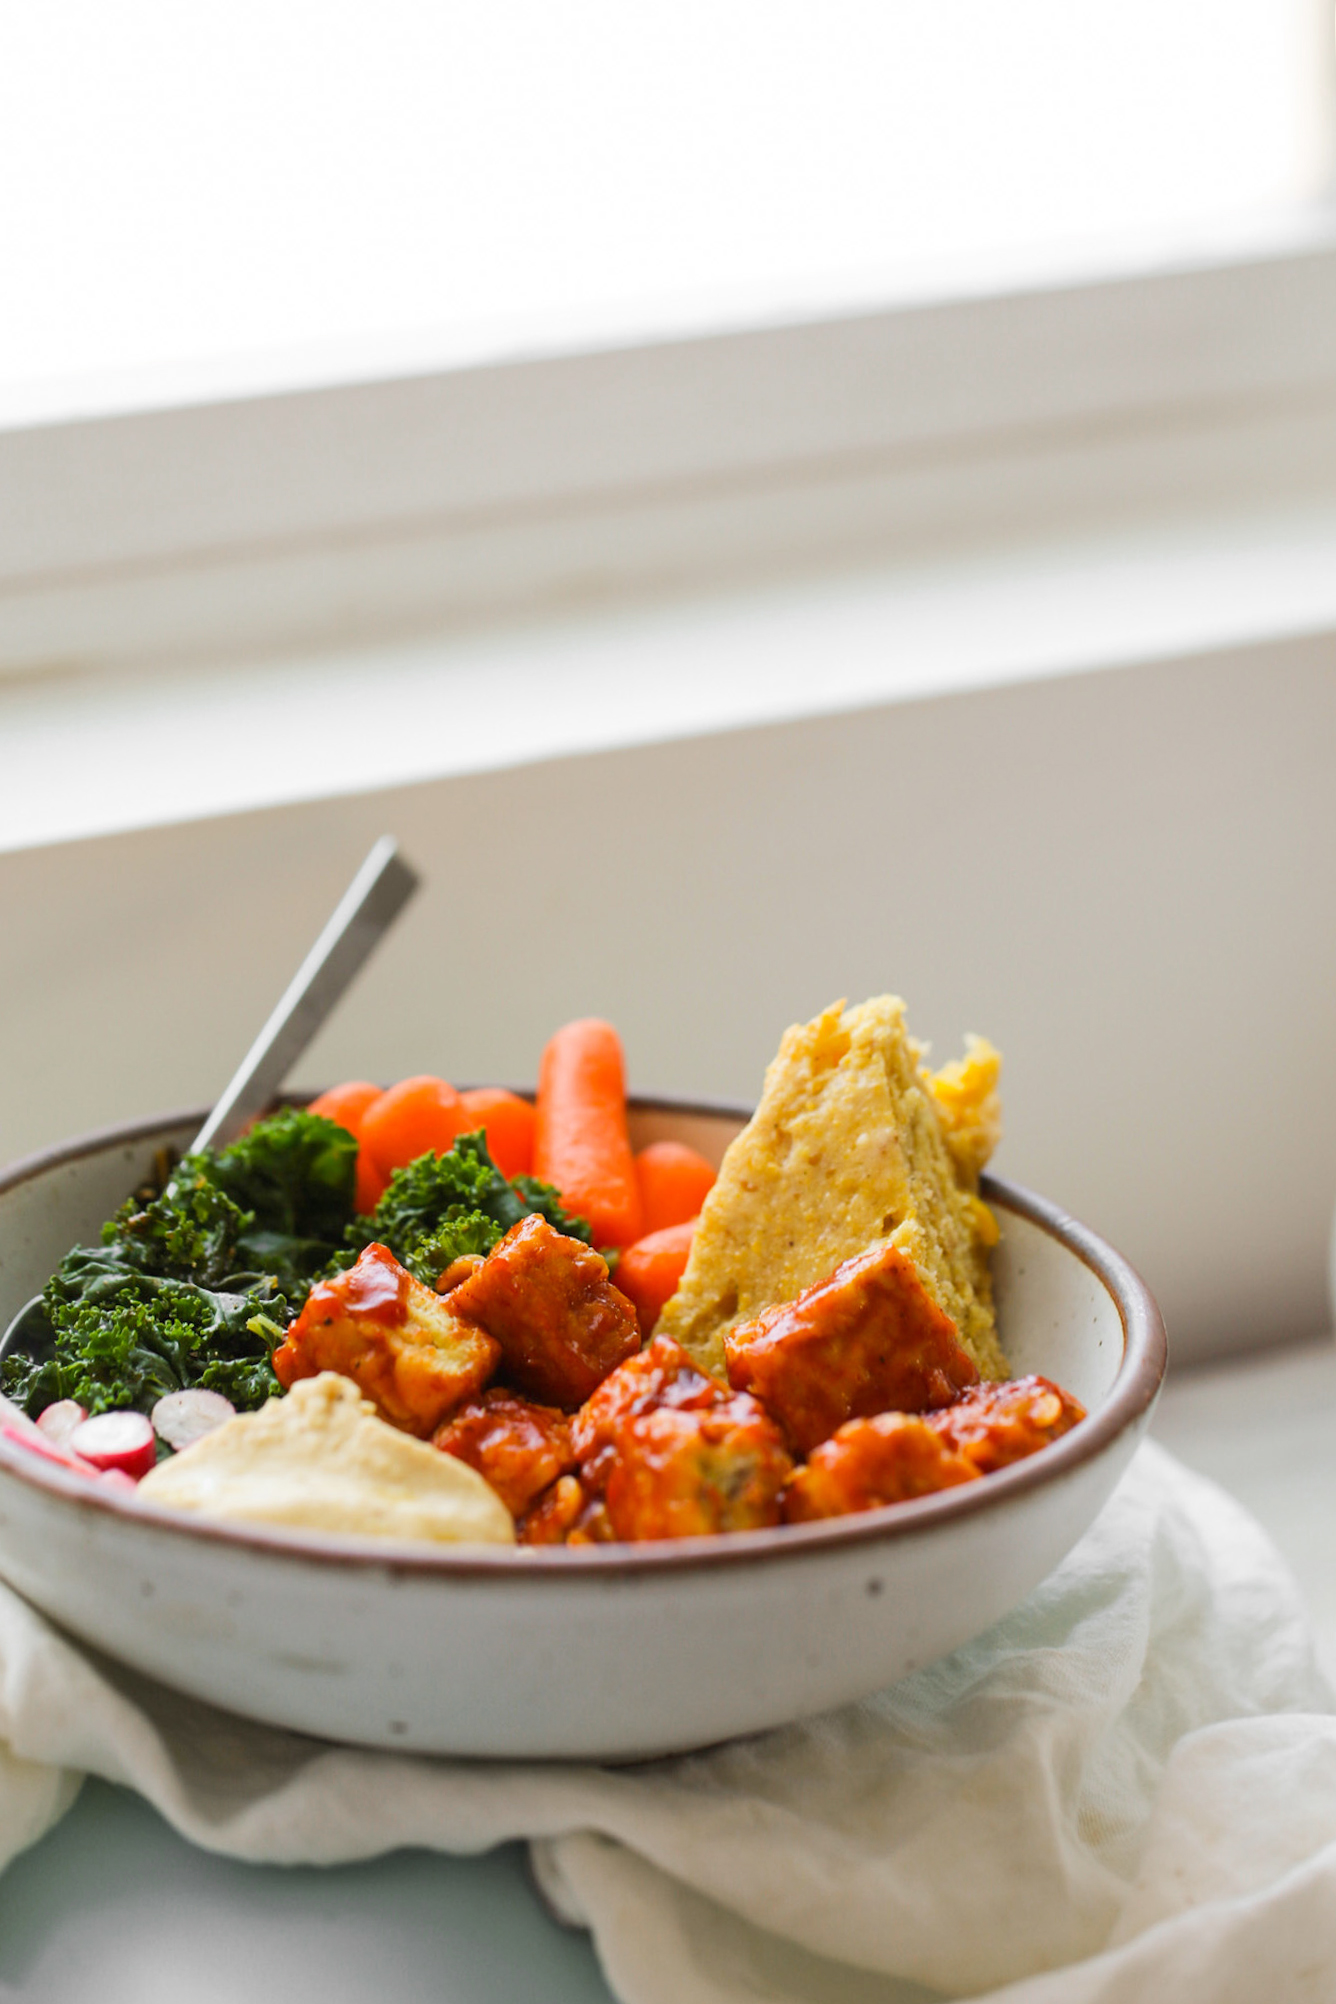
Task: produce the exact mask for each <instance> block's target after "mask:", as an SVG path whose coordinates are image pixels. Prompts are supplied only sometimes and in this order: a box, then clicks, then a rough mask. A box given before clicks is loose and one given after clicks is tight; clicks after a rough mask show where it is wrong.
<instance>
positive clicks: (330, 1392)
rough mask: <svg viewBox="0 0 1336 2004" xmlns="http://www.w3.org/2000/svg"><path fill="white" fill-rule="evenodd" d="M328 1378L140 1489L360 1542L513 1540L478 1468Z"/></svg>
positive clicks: (219, 1435) (218, 1513)
mask: <svg viewBox="0 0 1336 2004" xmlns="http://www.w3.org/2000/svg"><path fill="white" fill-rule="evenodd" d="M375 1411H376V1409H375V1407H374V1406H373V1405H371V1404H370V1402H369V1401H368V1400H366V1399H364V1398H363V1397H362V1395H361V1393H360V1392H359V1391H358V1389H357V1387H356V1385H354V1384H353V1383H352V1382H351V1380H350V1379H348V1378H341V1377H338V1376H336V1374H335V1373H334V1372H332V1371H322V1372H321V1373H320V1375H319V1376H318V1377H315V1378H303V1379H301V1380H300V1381H299V1382H298V1383H297V1384H295V1385H294V1386H293V1387H292V1390H291V1391H290V1392H289V1393H288V1395H287V1397H286V1398H282V1399H270V1401H269V1403H268V1404H267V1405H265V1406H262V1407H261V1408H260V1410H259V1412H256V1413H238V1414H237V1416H236V1418H235V1419H230V1420H227V1421H226V1422H225V1423H224V1425H222V1426H220V1427H219V1428H218V1429H217V1430H216V1431H215V1432H214V1433H208V1434H205V1436H204V1438H203V1439H202V1440H197V1441H196V1442H195V1443H194V1445H193V1446H192V1447H187V1448H185V1449H183V1450H182V1452H181V1453H180V1454H177V1455H173V1456H172V1458H171V1460H170V1461H160V1462H159V1463H158V1466H157V1467H156V1468H155V1469H153V1470H151V1472H150V1473H149V1474H148V1475H146V1476H145V1477H144V1479H143V1481H142V1482H141V1483H140V1485H139V1494H140V1495H141V1496H143V1497H146V1498H147V1499H148V1501H149V1502H151V1503H160V1504H162V1505H163V1506H164V1507H165V1508H166V1509H169V1510H194V1511H198V1512H199V1514H200V1515H201V1516H204V1517H224V1518H228V1519H231V1520H235V1521H237V1522H239V1523H250V1524H291V1525H295V1526H296V1527H298V1528H299V1529H301V1530H307V1531H339V1532H345V1531H351V1532H353V1533H355V1534H356V1535H357V1536H358V1537H362V1538H425V1539H429V1540H431V1541H432V1542H433V1543H436V1544H450V1545H465V1544H467V1545H513V1544H514V1542H515V1525H514V1522H513V1520H512V1518H511V1515H510V1512H509V1510H507V1508H506V1506H505V1504H504V1503H503V1502H502V1501H501V1498H500V1497H499V1496H498V1495H497V1493H496V1491H495V1490H494V1489H493V1488H492V1487H491V1486H490V1484H488V1483H486V1482H484V1481H483V1479H482V1477H481V1475H479V1474H478V1473H477V1471H476V1470H475V1469H472V1468H469V1467H467V1466H466V1464H465V1463H464V1462H462V1461H458V1460H456V1458H455V1457H454V1455H451V1454H442V1453H441V1452H440V1450H439V1449H438V1448H434V1447H429V1446H428V1445H427V1443H426V1442H425V1441H421V1440H412V1439H410V1438H409V1436H408V1435H407V1434H405V1433H400V1432H399V1431H398V1429H397V1428H395V1427H392V1426H387V1425H386V1424H385V1422H384V1420H381V1419H377V1418H376V1417H375Z"/></svg>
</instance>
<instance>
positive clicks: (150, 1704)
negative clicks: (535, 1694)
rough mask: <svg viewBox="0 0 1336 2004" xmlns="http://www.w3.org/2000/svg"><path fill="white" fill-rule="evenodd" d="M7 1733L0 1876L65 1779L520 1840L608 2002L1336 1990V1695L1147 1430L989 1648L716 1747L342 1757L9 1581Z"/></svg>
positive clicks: (245, 1833)
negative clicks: (214, 1704) (98, 1643)
mask: <svg viewBox="0 0 1336 2004" xmlns="http://www.w3.org/2000/svg"><path fill="white" fill-rule="evenodd" d="M0 1739H3V1741H4V1742H5V1744H4V1746H3V1748H0V1863H3V1862H7V1860H8V1859H9V1858H10V1857H12V1856H13V1855H14V1854H15V1853H16V1852H18V1851H19V1850H21V1849H22V1848H23V1847H24V1846H25V1845H28V1844H31V1843H33V1842H34V1841H35V1840H36V1839H37V1838H38V1837H39V1836H40V1835H41V1834H42V1832H43V1831H44V1830H45V1829H46V1828H48V1827H49V1826H50V1825H51V1824H52V1823H53V1822H55V1821H56V1819H57V1818H58V1817H59V1816H60V1815H61V1814H62V1813H63V1812H64V1811H65V1810H66V1809H67V1808H68V1807H69V1805H70V1804H71V1802H72V1801H73V1800H74V1797H75V1795H76V1793H77V1790H78V1784H79V1779H80V1777H81V1776H82V1775H83V1774H84V1773H93V1774H99V1775H102V1776H104V1777H106V1778H107V1779H108V1780H110V1781H113V1782H119V1783H123V1784H127V1785H128V1786H130V1787H132V1788H135V1789H137V1790H138V1791H139V1792H140V1793H141V1794H142V1795H144V1796H145V1797H147V1798H148V1800H149V1801H150V1802H152V1803H153V1804H154V1805H155V1806H156V1807H157V1808H158V1810H159V1811H160V1812H161V1814H162V1815H163V1816H164V1817H166V1818H167V1820H168V1821H169V1822H170V1823H172V1824H173V1825H174V1826H175V1827H176V1829H177V1830H179V1831H180V1832H181V1833H182V1834H183V1835H184V1836H186V1837H187V1838H189V1839H191V1840H192V1841H193V1842H195V1843H197V1844H200V1845H203V1846H205V1847H207V1848H208V1849H211V1850H214V1851H219V1852H224V1853H228V1854H230V1855H232V1856H235V1857H239V1858H246V1859H252V1860H265V1861H270V1862H276V1863H293V1864H295V1863H307V1864H310V1863H335V1862H343V1861H346V1860H351V1859H357V1858H367V1857H372V1856H375V1855H377V1854H379V1853H382V1852H385V1851H389V1850H394V1849H396V1848H398V1847H400V1846H403V1845H425V1846H428V1847H432V1848H435V1849H438V1850H442V1851H453V1852H472V1851H481V1850H485V1849H487V1848H488V1847H490V1846H491V1845H494V1844H496V1843H499V1842H501V1841H503V1840H505V1839H508V1838H514V1837H527V1838H528V1839H529V1840H530V1842H531V1845H532V1849H533V1858H534V1865H535V1869H536V1874H537V1877H538V1880H539V1883H540V1885H541V1886H542V1888H543V1889H544V1891H545V1893H546V1894H547V1896H548V1898H549V1899H550V1900H551V1901H552V1903H553V1904H554V1905H555V1906H556V1907H557V1909H558V1911H559V1912H561V1913H562V1915H563V1916H564V1917H565V1918H568V1919H570V1920H571V1921H574V1922H576V1923H578V1924H580V1925H583V1926H587V1927H588V1928H590V1929H591V1930H592V1932H593V1935H594V1939H595V1943H596V1946H597V1949H598V1953H599V1956H600V1958H601V1961H602V1964H603V1968H604V1970H605V1972H606V1974H607V1978H608V1981H609V1984H610V1986H611V1988H612V1989H613V1990H614V1992H615V1993H616V1994H617V1995H618V1996H619V1997H621V1998H623V1999H625V2000H626V2004H781V2000H782V2004H910V2000H918V1999H922V1998H923V1997H924V1996H925V1994H926V1995H941V1994H945V1995H947V1996H950V1997H964V1998H984V1997H986V1998H989V1999H997V2000H999V2001H1000V2000H1003V1999H1005V2004H1059V2000H1060V2004H1132V2000H1137V2004H1140V2000H1144V1999H1146V1998H1151V1997H1165V1998H1172V1999H1174V2000H1175V2004H1194V2000H1197V1999H1200V2000H1203V2004H1205V2000H1210V2004H1258V2000H1259V1999H1261V2000H1264V2004H1290V2000H1294V2004H1299V2000H1301V1999H1302V2000H1305V2004H1311V2000H1316V1999H1327V1998H1330V1997H1333V1996H1336V1715H1334V1700H1333V1694H1332V1692H1331V1690H1330V1688H1329V1686H1328V1685H1327V1684H1326V1682H1325V1680H1324V1678H1323V1676H1322V1674H1321V1671H1320V1670H1319V1668H1318V1665H1317V1662H1316V1659H1315V1656H1314V1652H1313V1648H1312V1645H1311V1640H1310V1636H1309V1632H1308V1627H1307V1623H1306V1620H1305V1616H1304V1613H1303V1610H1302V1607H1301V1604H1300V1601H1299V1596H1298V1593H1297V1590H1296V1588H1295V1586H1294V1584H1293V1582H1292V1581H1291V1579H1290V1577H1289V1575H1288V1573H1287V1571H1286V1569H1285V1567H1284V1564H1283V1562H1282V1561H1281V1560H1280V1558H1279V1557H1278V1555H1277V1553H1276V1552H1275V1550H1274V1549H1273V1547H1272V1546H1271V1545H1270V1543H1269V1542H1268V1540H1267V1539H1266V1537H1265V1536H1264V1534H1263V1533H1262V1531H1261V1530H1260V1529H1259V1528H1258V1526H1257V1525H1256V1524H1255V1523H1254V1522H1253V1521H1252V1519H1251V1518H1250V1517H1249V1516H1248V1515H1247V1514H1246V1512H1245V1511H1243V1510H1242V1509H1241V1508H1240V1507H1239V1506H1238V1505H1237V1504H1236V1503H1234V1502H1233V1501H1231V1499H1230V1498H1228V1497H1227V1496H1225V1495H1224V1494H1223V1493H1222V1492H1221V1491H1220V1490H1218V1489H1217V1488H1215V1487H1214V1486H1213V1485H1212V1484H1210V1483H1209V1482H1206V1481H1204V1480H1202V1479H1201V1478H1199V1477H1197V1476H1194V1475H1191V1474H1189V1473H1188V1472H1187V1470H1185V1469H1184V1468H1182V1467H1181V1466H1180V1465H1179V1464H1178V1463H1176V1462H1175V1461H1174V1460H1172V1458H1171V1457H1170V1456H1169V1455H1167V1454H1166V1453H1164V1452H1163V1451H1162V1450H1161V1449H1159V1448H1157V1447H1155V1446H1153V1445H1148V1446H1145V1447H1143V1448H1142V1449H1141V1450H1140V1452H1139V1453H1138V1455H1137V1457H1136V1459H1135V1461H1134V1463H1133V1465H1132V1467H1131V1469H1130V1470H1129V1472H1128V1474H1127V1475H1126V1477H1125V1478H1124V1480H1123V1482H1122V1483H1121V1485H1120V1487H1119V1489H1118V1491H1117V1492H1116V1494H1115V1495H1114V1497H1113V1498H1112V1499H1111V1501H1110V1502H1109V1504H1108V1505H1107V1506H1106V1508H1105V1510H1104V1511H1103V1513H1102V1514H1101V1516H1100V1518H1099V1520H1098V1522H1097V1523H1096V1524H1095V1526H1094V1527H1093V1529H1092V1530H1091V1531H1090V1532H1089V1533H1088V1535H1087V1536H1086V1537H1085V1538H1084V1539H1083V1540H1082V1541H1081V1543H1080V1544H1079V1545H1078V1546H1077V1548H1076V1550H1075V1551H1074V1552H1073V1553H1072V1554H1071V1556H1070V1557H1069V1558H1068V1559H1067V1560H1066V1561H1065V1562H1064V1563H1063V1565H1061V1566H1060V1567H1059V1568H1058V1570H1057V1571H1056V1572H1055V1573H1053V1574H1052V1575H1051V1577H1050V1578H1049V1579H1048V1580H1047V1581H1046V1582H1045V1583H1044V1585H1043V1586H1041V1587H1040V1588H1039V1589H1038V1591H1037V1592H1036V1593H1034V1594H1032V1595H1031V1597H1030V1598H1029V1600H1027V1601H1026V1602H1025V1603H1024V1605H1023V1606H1022V1607H1020V1608H1019V1609H1018V1610H1017V1611H1016V1612H1015V1613H1014V1614H1012V1615H1010V1616H1008V1618H1007V1619H1006V1620H1005V1621H1002V1622H1000V1623H998V1624H997V1625H996V1626H995V1627H994V1628H992V1629H991V1630H989V1631H988V1633H987V1634H986V1635H984V1636H982V1637H980V1638H979V1639H978V1640H977V1641H976V1642H973V1643H971V1644H969V1645H967V1646H966V1647H965V1648H963V1649H958V1650H957V1651H956V1652H955V1654H954V1655H952V1656H950V1657H948V1658H946V1659H945V1661H943V1662H941V1663H938V1664H936V1665H935V1666H934V1667H933V1668H931V1669H929V1670H925V1671H921V1672H919V1673H918V1674H917V1675H915V1676H913V1677H911V1678H908V1679H907V1680H905V1681H904V1682H903V1683H900V1684H898V1685H896V1686H894V1687H893V1688H892V1689H890V1690H888V1691H884V1692H882V1693H880V1694H878V1695H877V1696H876V1697H873V1698H869V1699H867V1700H865V1701H864V1702H863V1703H861V1704H857V1705H851V1706H848V1707H846V1708H844V1709H843V1710H841V1711H837V1712H832V1713H827V1714H826V1715H824V1716H823V1717H821V1718H818V1719H813V1720H807V1721H804V1722H802V1723H800V1724H798V1725H794V1726H790V1727H787V1728H784V1729H782V1730H779V1731H776V1732H771V1733H765V1734H761V1735H758V1736H757V1737H755V1738H752V1739H747V1740H740V1741H735V1742H733V1743H732V1744H730V1745H728V1746H724V1747H719V1748H714V1749H712V1750H710V1751H708V1752H705V1753H701V1754H696V1755H690V1756H684V1757H680V1758H675V1759H668V1760H660V1761H653V1762H648V1763H645V1764H642V1765H639V1766H634V1767H623V1768H600V1767H597V1766H574V1765H560V1766H543V1765H541V1764H505V1763H500V1762H497V1763H488V1762H469V1761H448V1760H431V1759H422V1758H414V1757H412V1756H406V1755H401V1754H379V1753H371V1752H362V1751H358V1750H355V1749H349V1748H343V1747H330V1746H326V1745H324V1744H322V1743H320V1742H316V1741H312V1740H308V1739H304V1738H302V1737H300V1736H299V1735H295V1734H291V1733H284V1732H278V1731H273V1730H271V1729H269V1728H267V1727H263V1726H256V1725H251V1724H248V1723H246V1722H245V1721H243V1720H239V1719H235V1718H232V1717H230V1716H228V1715H227V1714H224V1713H221V1712H218V1711H215V1710H213V1709H212V1708H210V1707H208V1706H205V1705H201V1704H198V1703H196V1702H194V1701H193V1700H190V1699H186V1698H181V1697H178V1696H176V1695H174V1694H172V1693H170V1692H168V1691H165V1690H163V1689H162V1688H161V1687H158V1686H156V1685H153V1684H152V1683H150V1682H149V1681H148V1680H146V1679H143V1678H140V1677H138V1676H136V1675H135V1674H133V1673H131V1672H128V1671H125V1670H123V1669H120V1668H118V1667H117V1666H114V1665H111V1664H109V1663H106V1662H105V1661H103V1660H101V1659H98V1658H95V1657H94V1656H92V1655H91V1654H90V1653H88V1652H85V1651H82V1650H80V1649H79V1648H78V1647H76V1646H75V1645H74V1644H72V1643H71V1642H69V1641H68V1640H67V1639H65V1638H64V1637H63V1636H61V1635H60V1634H58V1633H57V1632H56V1631H55V1630H54V1629H53V1628H51V1627H50V1626H49V1624H48V1623H46V1622H45V1621H44V1620H43V1619H42V1618H41V1617H40V1616H39V1615H37V1614H35V1613H34V1612H33V1611H32V1610H31V1609H30V1608H29V1607H27V1606H26V1605H25V1603H24V1602H23V1601H21V1600H20V1599H18V1598H17V1596H15V1595H14V1594H12V1593H10V1592H9V1591H8V1590H7V1589H3V1588H0Z"/></svg>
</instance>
